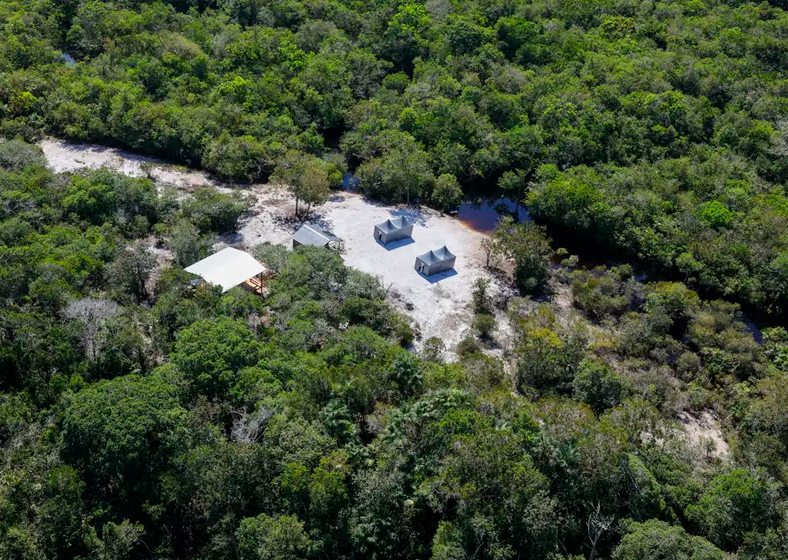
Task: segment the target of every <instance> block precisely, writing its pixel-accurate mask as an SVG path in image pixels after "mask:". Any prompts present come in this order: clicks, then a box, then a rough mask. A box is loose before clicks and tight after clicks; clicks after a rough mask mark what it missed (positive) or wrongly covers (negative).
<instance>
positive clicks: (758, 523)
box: [686, 468, 779, 550]
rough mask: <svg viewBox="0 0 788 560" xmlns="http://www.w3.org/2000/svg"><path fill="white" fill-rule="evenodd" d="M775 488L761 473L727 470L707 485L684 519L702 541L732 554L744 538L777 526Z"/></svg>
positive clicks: (777, 495) (777, 499) (777, 506)
mask: <svg viewBox="0 0 788 560" xmlns="http://www.w3.org/2000/svg"><path fill="white" fill-rule="evenodd" d="M778 509H779V486H778V485H777V484H775V483H774V482H772V481H770V480H769V479H768V477H767V475H766V473H764V472H763V471H759V470H749V469H745V468H736V469H731V470H730V471H728V472H723V473H720V474H718V475H717V476H715V477H714V478H712V479H711V480H710V481H709V484H708V485H707V486H706V487H705V489H704V491H703V493H702V494H701V496H700V498H699V499H698V501H697V503H695V504H691V505H689V506H687V510H686V513H687V516H688V517H689V518H690V519H691V520H693V521H694V522H695V523H697V524H698V526H699V527H700V528H701V529H702V531H703V533H704V534H705V535H706V537H707V538H708V539H709V540H710V541H711V542H713V543H714V544H716V545H717V546H719V547H722V548H723V549H725V550H735V549H736V548H737V547H738V546H739V545H741V543H742V542H743V539H744V536H745V535H746V534H747V533H749V532H752V531H765V530H766V529H768V528H770V527H774V526H775V524H776V523H777V522H778V513H777V512H778Z"/></svg>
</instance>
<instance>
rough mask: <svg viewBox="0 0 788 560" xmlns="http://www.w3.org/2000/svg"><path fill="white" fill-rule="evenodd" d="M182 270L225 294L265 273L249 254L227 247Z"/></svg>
mask: <svg viewBox="0 0 788 560" xmlns="http://www.w3.org/2000/svg"><path fill="white" fill-rule="evenodd" d="M184 270H186V272H191V273H192V274H196V275H197V276H200V277H201V278H202V279H203V280H205V281H206V282H208V283H209V284H213V285H214V286H221V287H222V292H226V291H227V290H229V289H230V288H233V287H235V286H237V285H238V284H242V283H243V282H246V281H247V280H249V278H252V277H253V276H257V275H258V274H260V273H261V272H265V271H266V268H265V266H264V265H262V264H261V263H260V262H258V261H257V259H255V258H254V257H253V256H252V255H250V254H249V253H245V252H244V251H239V250H238V249H233V248H232V247H227V248H226V249H222V250H221V251H219V252H218V253H214V254H213V255H211V256H210V257H207V258H205V259H203V260H201V261H198V262H196V263H194V264H193V265H191V266H189V267H187V268H185V269H184Z"/></svg>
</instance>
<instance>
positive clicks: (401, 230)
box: [374, 216, 413, 245]
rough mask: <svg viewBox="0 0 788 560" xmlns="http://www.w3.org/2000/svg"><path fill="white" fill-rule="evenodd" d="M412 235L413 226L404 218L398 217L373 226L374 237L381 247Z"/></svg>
mask: <svg viewBox="0 0 788 560" xmlns="http://www.w3.org/2000/svg"><path fill="white" fill-rule="evenodd" d="M412 235H413V224H412V223H410V221H408V219H407V218H406V217H404V216H399V217H397V218H393V219H390V220H386V221H385V222H383V223H381V224H378V225H376V226H375V232H374V236H375V239H377V240H378V241H379V242H381V243H382V244H383V245H386V244H387V243H391V242H392V241H399V240H400V239H408V238H410V237H411V236H412Z"/></svg>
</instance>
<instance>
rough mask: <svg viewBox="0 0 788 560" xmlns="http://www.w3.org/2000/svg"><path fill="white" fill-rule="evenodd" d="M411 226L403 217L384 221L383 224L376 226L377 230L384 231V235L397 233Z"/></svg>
mask: <svg viewBox="0 0 788 560" xmlns="http://www.w3.org/2000/svg"><path fill="white" fill-rule="evenodd" d="M409 225H411V223H410V222H409V221H408V219H407V218H406V217H404V216H399V217H397V218H392V219H390V220H386V221H385V222H383V223H380V224H378V226H377V227H378V229H380V230H381V231H384V232H386V233H390V232H392V231H397V230H400V229H405V228H406V227H408V226H409Z"/></svg>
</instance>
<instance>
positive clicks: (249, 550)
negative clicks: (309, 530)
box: [237, 513, 310, 560]
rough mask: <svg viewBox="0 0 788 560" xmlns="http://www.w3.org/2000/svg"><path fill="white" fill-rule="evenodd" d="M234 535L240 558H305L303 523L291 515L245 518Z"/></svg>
mask: <svg viewBox="0 0 788 560" xmlns="http://www.w3.org/2000/svg"><path fill="white" fill-rule="evenodd" d="M237 538H238V554H239V557H240V558H241V560H299V559H302V558H306V557H307V556H306V555H307V551H308V549H309V544H310V542H309V537H307V535H306V533H305V532H304V524H303V523H301V522H300V521H299V520H298V518H297V517H295V516H291V515H278V516H273V517H271V516H268V515H266V514H264V513H262V514H260V515H258V516H257V517H247V518H246V519H243V520H242V521H241V525H240V527H238V537H237Z"/></svg>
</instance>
